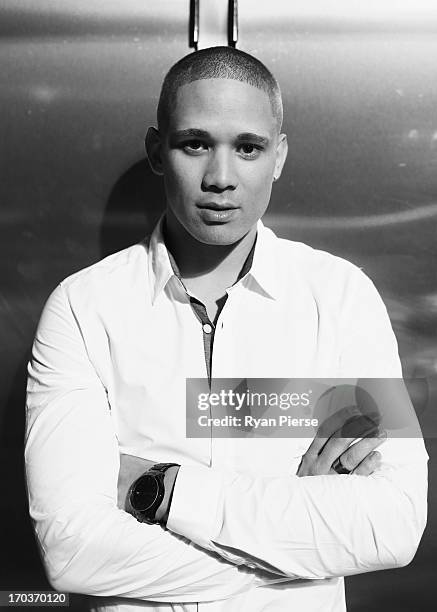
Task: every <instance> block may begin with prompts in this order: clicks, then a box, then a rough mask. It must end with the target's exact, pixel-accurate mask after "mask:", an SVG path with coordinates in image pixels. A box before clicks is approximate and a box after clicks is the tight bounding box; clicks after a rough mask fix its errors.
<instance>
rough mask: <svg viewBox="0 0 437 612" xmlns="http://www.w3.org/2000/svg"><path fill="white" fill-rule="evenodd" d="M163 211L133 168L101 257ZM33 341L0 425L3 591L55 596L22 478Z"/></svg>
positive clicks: (150, 184)
mask: <svg viewBox="0 0 437 612" xmlns="http://www.w3.org/2000/svg"><path fill="white" fill-rule="evenodd" d="M164 207H165V196H164V189H163V183H162V179H161V178H160V177H158V176H155V175H154V174H153V173H152V172H151V170H150V167H149V165H148V162H147V160H142V161H139V162H138V163H136V164H134V165H133V166H132V167H131V168H129V169H128V170H127V171H126V172H125V173H124V174H123V175H122V176H121V177H120V178H119V179H118V181H117V182H116V183H115V185H114V187H113V188H112V190H111V193H110V196H109V198H108V201H107V203H106V207H105V210H104V215H103V221H102V225H101V228H100V232H99V248H100V254H101V257H102V258H103V257H106V256H107V255H110V254H112V253H115V252H116V251H119V250H121V249H123V248H125V247H128V246H130V245H132V244H134V243H136V242H138V241H140V240H142V239H143V238H144V236H145V235H146V234H148V233H150V232H151V231H152V229H153V227H154V225H155V223H156V221H157V220H158V218H159V216H160V215H161V213H162V212H163V211H164ZM47 295H48V291H47ZM32 341H33V337H31V335H29V337H28V338H26V339H25V340H24V345H26V344H27V349H25V350H24V351H23V353H22V358H21V359H20V360H19V362H18V363H17V369H16V373H15V376H14V379H13V381H12V384H11V391H10V393H9V396H8V397H7V398H6V405H5V408H4V411H3V418H2V424H1V425H2V426H1V435H0V465H1V468H0V469H1V476H2V488H3V491H4V492H5V495H3V496H2V502H1V517H2V520H1V528H0V535H1V542H2V551H1V555H0V567H1V571H0V589H2V590H9V589H12V590H23V589H25V590H29V589H30V590H32V589H36V590H51V586H50V585H49V583H48V582H47V579H46V577H45V572H44V569H43V565H42V562H41V559H40V555H39V551H38V547H37V543H36V540H35V537H34V533H33V527H32V523H31V520H30V517H29V510H28V503H27V493H26V485H25V478H24V456H23V454H24V453H23V445H24V425H25V423H24V418H25V412H24V405H25V394H26V381H27V369H26V366H27V363H28V360H29V358H30V351H31V344H32ZM85 602H86V598H84V597H83V596H80V595H73V596H72V597H71V598H70V608H69V609H70V610H71V612H76V611H77V612H79V611H81V610H84V609H86V608H87V605H86V603H85ZM18 609H21V608H18ZM36 609H42V608H39V607H37V608H36ZM59 609H61V608H59Z"/></svg>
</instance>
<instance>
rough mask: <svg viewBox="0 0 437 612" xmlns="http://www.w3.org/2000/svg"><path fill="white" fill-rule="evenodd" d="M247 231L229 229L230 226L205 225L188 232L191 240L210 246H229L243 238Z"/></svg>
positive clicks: (224, 224)
mask: <svg viewBox="0 0 437 612" xmlns="http://www.w3.org/2000/svg"><path fill="white" fill-rule="evenodd" d="M248 231H249V230H244V229H241V228H234V227H230V224H226V223H223V224H217V225H205V226H203V227H202V228H196V231H195V232H190V233H191V235H192V236H193V238H195V239H196V240H198V241H199V242H202V243H203V244H209V245H211V246H229V245H230V244H234V243H235V242H238V241H239V240H241V238H243V237H244V236H245V235H246V234H247V232H248Z"/></svg>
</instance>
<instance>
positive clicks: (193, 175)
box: [26, 47, 427, 612]
mask: <svg viewBox="0 0 437 612" xmlns="http://www.w3.org/2000/svg"><path fill="white" fill-rule="evenodd" d="M281 124H282V102H281V97H280V91H279V87H278V85H277V83H276V81H275V79H274V77H273V76H272V75H271V74H270V72H269V71H268V70H267V69H266V68H265V66H263V64H261V63H260V62H259V61H258V60H256V59H255V58H253V57H251V56H249V55H247V54H245V53H243V52H241V51H237V50H235V49H231V48H227V47H217V48H212V49H205V50H203V51H199V52H196V53H195V54H192V55H189V56H187V57H186V58H183V59H182V60H181V61H180V62H178V63H177V64H176V65H175V66H174V67H173V68H172V69H171V70H170V72H169V74H168V75H167V77H166V79H165V81H164V85H163V88H162V92H161V98H160V103H159V107H158V130H155V129H153V128H152V129H150V130H149V132H148V135H147V139H146V145H147V151H148V157H149V161H150V164H151V166H152V169H153V170H154V171H155V172H156V173H158V174H162V175H163V178H164V185H165V191H166V198H167V208H166V213H165V216H164V217H162V218H161V220H160V222H159V224H158V225H157V227H156V228H155V230H154V232H153V234H152V235H151V236H150V237H147V238H146V239H145V240H144V241H143V242H142V243H141V244H138V245H134V246H133V247H130V248H128V249H125V250H124V251H121V252H120V253H116V254H115V255H112V256H110V257H108V258H106V259H104V260H103V261H102V262H99V263H98V264H96V265H94V266H91V267H90V268H87V269H86V270H82V271H80V272H78V273H76V274H74V275H72V276H70V277H69V278H68V279H66V280H65V281H63V282H62V283H61V284H60V285H59V286H58V287H57V288H56V289H55V290H54V292H53V293H52V295H51V296H50V298H49V300H48V302H47V304H46V306H45V309H44V312H43V314H42V317H41V321H40V324H39V327H38V331H37V335H36V338H35V343H34V347H33V355H32V360H31V362H30V364H29V383H28V400H27V407H28V412H27V415H28V418H27V436H26V470H27V478H28V484H29V495H30V512H31V514H32V517H33V519H34V521H35V525H36V531H37V535H38V539H39V542H40V544H41V548H42V551H43V558H44V562H45V565H46V568H47V572H48V575H49V579H50V581H51V583H52V584H53V586H54V587H55V588H57V589H58V590H66V591H76V592H82V593H88V594H90V595H99V596H100V597H102V596H105V599H102V600H100V602H98V603H96V604H95V605H96V607H98V606H99V605H100V608H101V609H106V610H115V609H117V610H133V609H138V608H142V607H144V608H149V609H153V610H158V611H163V610H166V611H167V610H169V609H177V610H189V611H191V610H205V611H208V612H211V611H213V610H214V611H216V610H220V611H221V610H226V611H227V612H228V611H231V612H232V611H234V610H235V611H237V610H238V611H245V610H246V611H251V612H256V611H257V610H287V609H290V610H292V609H293V610H305V611H311V610H320V609H322V610H324V611H328V610H335V611H339V610H344V609H345V601H344V584H343V578H342V576H344V575H347V574H353V573H357V572H362V571H371V570H374V569H381V568H384V567H397V566H402V565H405V564H406V563H408V562H409V561H410V560H411V558H412V556H413V555H414V553H415V550H416V548H417V545H418V542H419V540H420V537H421V534H422V531H423V528H424V525H425V517H426V506H425V500H426V460H427V455H426V452H425V450H424V446H423V442H422V441H421V440H420V439H410V440H388V441H387V442H386V443H385V444H384V445H383V446H382V447H380V455H379V456H378V455H377V454H374V452H373V450H374V449H375V448H376V447H377V446H378V445H379V444H380V442H381V438H378V437H377V435H376V434H375V435H374V436H373V437H367V438H366V437H363V439H362V440H359V441H358V442H357V443H356V444H355V445H354V447H353V448H351V449H348V446H349V443H350V442H351V439H352V438H356V437H358V436H356V435H355V436H351V439H344V436H339V435H338V433H339V431H340V432H341V425H342V423H340V422H334V424H333V423H332V421H331V423H330V426H329V428H328V429H326V428H325V429H324V430H323V435H322V436H320V435H319V436H317V437H316V438H315V440H314V441H313V442H312V443H311V444H310V441H308V440H306V439H304V438H296V439H281V440H268V439H238V438H215V437H213V436H211V437H210V438H196V439H188V438H186V436H185V382H186V379H187V378H196V377H197V378H199V377H207V378H208V381H209V382H210V383H212V382H213V380H214V379H217V378H225V377H229V378H242V379H243V378H248V379H250V378H257V377H258V378H266V377H271V378H293V377H313V378H321V377H336V378H341V377H345V378H382V377H386V378H397V377H400V376H401V369H400V363H399V358H398V355H397V347H396V341H395V338H394V335H393V332H392V330H391V327H390V323H389V320H388V316H387V313H386V310H385V307H384V306H383V304H382V302H381V299H380V298H379V296H378V294H377V292H376V290H375V289H374V287H373V285H372V283H371V282H370V281H369V280H368V279H367V278H366V277H365V276H364V275H363V274H362V273H361V272H360V271H359V270H358V269H357V268H355V267H354V266H353V265H352V264H349V263H348V262H345V261H344V260H341V259H339V258H336V257H333V256H331V255H328V254H327V253H322V252H319V251H314V250H313V249H311V248H310V247H307V246H306V245H302V244H298V243H293V242H290V241H286V240H279V239H278V238H277V237H276V236H275V235H274V234H273V232H271V231H270V230H268V229H267V228H265V227H264V226H263V224H262V223H261V221H260V218H261V217H262V215H263V214H264V212H265V210H266V208H267V205H268V202H269V199H270V193H271V188H272V183H273V182H274V181H275V180H277V179H278V178H279V176H280V174H281V170H282V167H283V165H284V162H285V159H286V155H287V140H286V137H285V135H284V134H282V133H281ZM364 435H365V434H364V433H363V436H364ZM120 453H121V461H120ZM379 457H381V459H382V461H381V463H379ZM162 463H165V464H168V463H170V464H173V465H170V466H168V465H165V466H164V467H162V466H158V467H156V464H162ZM120 466H121V469H120ZM334 468H336V469H337V471H339V472H340V474H338V473H337V472H336V471H335V470H334ZM352 470H353V471H354V473H349V471H352ZM119 472H120V478H119V479H118V475H119ZM144 473H146V478H145V479H144V478H142V477H141V475H142V474H144ZM152 481H153V482H154V483H155V484H156V485H157V487H158V489H159V491H157V493H158V494H159V495H162V496H163V498H162V501H160V500H158V501H154V502H153V503H152V504H149V501H150V500H149V497H150V495H152V496H153V491H151V490H148V489H147V487H148V486H149V485H150V486H151V485H152V484H153V483H152ZM145 483H146V484H145ZM117 485H118V489H117ZM140 485H141V486H140ZM141 487H142V488H141ZM117 496H118V500H119V505H120V506H121V508H118V507H117ZM136 496H137V497H136ZM138 500H140V502H141V500H142V502H143V506H144V507H141V503H139V505H138V504H137V502H138ZM144 500H146V503H145V504H144ZM158 502H159V503H158ZM135 506H136V507H135ZM123 508H126V510H127V511H128V512H126V511H125V510H124V509H123ZM130 513H131V514H134V515H135V516H136V518H138V519H139V520H136V518H135V517H134V516H131V514H130ZM143 519H144V520H147V521H149V522H142V520H143ZM149 523H154V524H149ZM164 526H166V528H165V529H164V528H163V527H164Z"/></svg>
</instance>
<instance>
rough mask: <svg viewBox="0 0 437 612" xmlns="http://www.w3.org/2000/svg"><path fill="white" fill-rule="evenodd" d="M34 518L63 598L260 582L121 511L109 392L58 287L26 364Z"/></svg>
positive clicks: (155, 594) (172, 598)
mask: <svg viewBox="0 0 437 612" xmlns="http://www.w3.org/2000/svg"><path fill="white" fill-rule="evenodd" d="M28 372H29V377H28V387H27V410H26V441H25V466H26V476H27V486H28V495H29V507H30V514H31V516H32V518H33V521H34V525H35V530H36V535H37V539H38V541H39V544H40V548H41V552H42V558H43V561H44V564H45V567H46V570H47V574H48V577H49V580H50V582H51V584H52V585H53V587H54V588H56V589H58V590H60V591H70V592H80V593H86V594H90V595H106V596H111V595H116V596H121V597H130V598H139V599H151V600H154V601H162V602H189V601H190V602H192V601H208V600H211V599H212V600H220V599H226V598H229V597H231V596H233V595H236V594H238V593H240V592H244V591H246V590H247V589H248V588H250V587H251V586H252V585H253V584H254V583H255V581H256V580H257V579H256V577H255V575H254V573H253V572H252V574H250V573H249V572H247V571H244V572H242V571H240V570H239V568H238V567H236V566H235V565H233V564H230V563H227V562H225V561H224V560H223V559H222V558H219V557H218V556H217V555H213V554H212V553H211V552H208V551H205V550H202V549H200V548H198V547H197V546H195V545H194V544H192V543H190V542H189V541H188V540H187V539H186V538H184V537H181V536H178V535H175V534H173V533H171V532H170V531H166V530H164V529H162V528H161V527H159V526H156V525H145V524H141V523H139V522H137V521H136V520H135V519H134V518H133V517H132V516H130V515H129V514H127V513H126V512H124V511H123V510H120V509H118V508H117V478H118V471H119V449H118V443H117V439H116V435H115V429H114V426H113V423H112V420H111V414H110V410H109V405H108V400H107V396H106V392H105V389H104V387H103V385H102V383H101V381H100V379H99V378H98V376H97V374H96V372H95V370H94V368H93V366H92V364H91V361H90V360H89V359H88V356H87V353H86V349H85V344H84V342H83V339H82V337H81V334H80V330H79V326H78V325H77V323H76V321H75V318H74V316H73V313H72V311H71V308H70V306H69V303H68V299H67V296H66V292H65V290H64V288H63V286H62V284H61V285H59V286H58V287H57V288H56V289H55V290H54V291H53V293H52V294H51V296H50V297H49V299H48V301H47V303H46V306H45V308H44V311H43V314H42V316H41V319H40V322H39V326H38V330H37V333H36V337H35V341H34V344H33V350H32V358H31V361H30V362H29V365H28Z"/></svg>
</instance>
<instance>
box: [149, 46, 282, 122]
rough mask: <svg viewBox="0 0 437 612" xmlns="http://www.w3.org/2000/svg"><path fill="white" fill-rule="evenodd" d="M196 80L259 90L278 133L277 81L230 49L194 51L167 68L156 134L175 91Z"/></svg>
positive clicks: (173, 103)
mask: <svg viewBox="0 0 437 612" xmlns="http://www.w3.org/2000/svg"><path fill="white" fill-rule="evenodd" d="M200 79H234V80H236V81H241V82H242V83H248V84H249V85H253V86H254V87H257V88H258V89H262V90H263V91H265V92H266V94H267V95H268V96H269V100H270V104H271V107H272V113H273V117H274V118H275V119H276V124H277V128H278V132H280V131H281V126H282V118H283V109H282V96H281V90H280V88H279V84H278V81H277V80H276V79H275V77H274V76H273V74H272V73H271V72H270V70H269V69H268V68H267V67H266V66H265V65H264V64H263V63H262V62H260V60H258V59H256V57H253V56H252V55H249V54H248V53H245V52H244V51H240V50H239V49H235V48H234V47H209V48H206V49H201V50H200V51H194V52H193V53H189V54H188V55H186V56H185V57H183V58H182V59H180V60H179V61H178V62H176V64H174V65H173V66H172V67H171V68H170V70H169V71H168V73H167V75H166V77H165V79H164V82H163V84H162V88H161V95H160V97H159V103H158V112H157V115H158V116H157V118H158V129H159V130H160V131H162V130H163V129H164V128H166V127H167V126H168V119H169V116H170V114H171V112H172V109H174V108H175V106H176V94H177V91H178V89H179V87H181V86H182V85H186V84H188V83H192V82H193V81H198V80H200Z"/></svg>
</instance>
